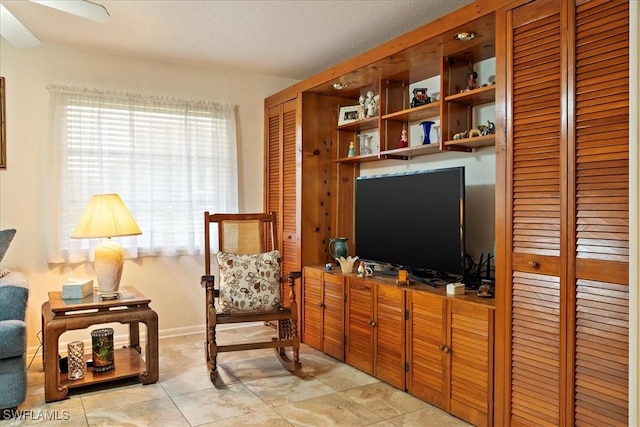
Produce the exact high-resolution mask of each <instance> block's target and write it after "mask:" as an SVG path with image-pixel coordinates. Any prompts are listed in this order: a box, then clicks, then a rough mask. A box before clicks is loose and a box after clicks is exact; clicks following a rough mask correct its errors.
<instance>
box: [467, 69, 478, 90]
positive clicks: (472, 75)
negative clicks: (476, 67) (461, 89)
mask: <svg viewBox="0 0 640 427" xmlns="http://www.w3.org/2000/svg"><path fill="white" fill-rule="evenodd" d="M477 87H478V73H476V72H475V71H469V74H468V75H467V90H474V89H476V88H477Z"/></svg>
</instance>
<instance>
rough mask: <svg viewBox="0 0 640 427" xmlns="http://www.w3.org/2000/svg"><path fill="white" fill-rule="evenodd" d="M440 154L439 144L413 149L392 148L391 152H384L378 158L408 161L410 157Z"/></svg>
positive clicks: (419, 146) (418, 146)
mask: <svg viewBox="0 0 640 427" xmlns="http://www.w3.org/2000/svg"><path fill="white" fill-rule="evenodd" d="M439 152H440V144H439V143H434V144H425V145H416V146H415V147H407V148H394V149H393V150H385V151H382V152H381V153H380V156H381V157H383V158H387V159H403V158H404V159H410V158H411V157H416V156H424V155H427V154H436V153H439Z"/></svg>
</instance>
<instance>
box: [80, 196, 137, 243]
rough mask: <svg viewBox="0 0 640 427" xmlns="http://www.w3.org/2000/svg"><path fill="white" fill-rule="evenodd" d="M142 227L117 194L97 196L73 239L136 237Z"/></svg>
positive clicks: (86, 211)
mask: <svg viewBox="0 0 640 427" xmlns="http://www.w3.org/2000/svg"><path fill="white" fill-rule="evenodd" d="M138 234H142V231H140V227H138V224H136V221H135V219H133V216H132V215H131V213H130V212H129V209H127V207H126V206H125V204H124V202H123V201H122V199H121V198H120V196H118V195H117V194H96V195H94V196H93V197H91V200H89V204H88V205H87V207H86V209H85V210H84V213H83V214H82V217H81V218H80V221H79V222H78V225H76V228H75V230H73V233H71V238H72V239H91V238H96V237H117V236H136V235H138Z"/></svg>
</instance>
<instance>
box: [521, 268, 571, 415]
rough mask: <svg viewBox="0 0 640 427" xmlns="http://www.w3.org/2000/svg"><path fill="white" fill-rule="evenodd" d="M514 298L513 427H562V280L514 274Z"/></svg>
mask: <svg viewBox="0 0 640 427" xmlns="http://www.w3.org/2000/svg"><path fill="white" fill-rule="evenodd" d="M512 292H513V294H512V300H513V312H512V318H513V320H512V327H511V329H512V331H513V332H512V336H511V352H512V368H511V418H512V422H513V423H515V424H525V425H559V424H560V420H559V409H560V408H559V393H560V391H559V388H560V330H559V323H560V285H559V279H558V278H557V277H553V276H543V275H539V274H531V273H518V272H515V273H514V277H513V291H512Z"/></svg>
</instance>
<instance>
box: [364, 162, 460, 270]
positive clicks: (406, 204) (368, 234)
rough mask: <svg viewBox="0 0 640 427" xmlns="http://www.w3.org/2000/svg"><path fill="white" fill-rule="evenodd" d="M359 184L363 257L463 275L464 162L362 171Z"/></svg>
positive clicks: (414, 268)
mask: <svg viewBox="0 0 640 427" xmlns="http://www.w3.org/2000/svg"><path fill="white" fill-rule="evenodd" d="M355 190H356V199H355V202H356V203H355V210H356V215H355V243H356V255H357V256H358V257H359V258H360V259H362V260H366V261H372V262H377V263H382V264H391V265H393V266H395V267H401V268H406V269H408V270H409V271H410V272H411V273H413V274H416V275H419V276H429V277H446V276H452V275H453V276H463V273H464V270H463V256H464V251H465V245H464V196H465V182H464V167H453V168H446V169H434V170H427V171H419V172H409V173H402V174H387V175H374V176H366V177H359V178H357V179H356V186H355ZM424 273H426V274H424Z"/></svg>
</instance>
